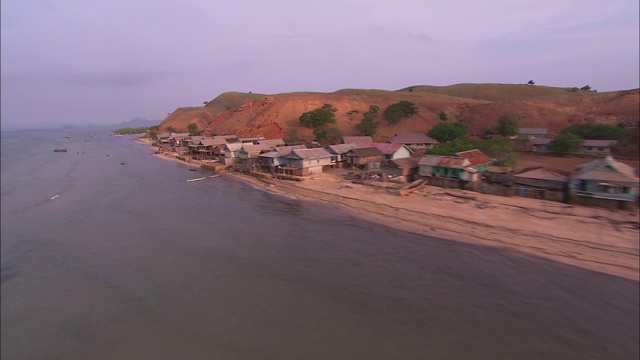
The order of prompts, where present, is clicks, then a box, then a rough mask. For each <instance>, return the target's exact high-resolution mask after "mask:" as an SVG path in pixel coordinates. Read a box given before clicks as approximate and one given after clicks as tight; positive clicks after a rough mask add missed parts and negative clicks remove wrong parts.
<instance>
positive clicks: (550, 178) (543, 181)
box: [513, 166, 570, 202]
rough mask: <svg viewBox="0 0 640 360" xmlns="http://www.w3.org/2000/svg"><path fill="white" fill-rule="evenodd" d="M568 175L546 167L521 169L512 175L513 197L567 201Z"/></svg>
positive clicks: (565, 172)
mask: <svg viewBox="0 0 640 360" xmlns="http://www.w3.org/2000/svg"><path fill="white" fill-rule="evenodd" d="M569 176H570V173H569V172H567V171H563V170H559V169H554V168H551V167H546V166H536V167H530V168H526V169H523V170H521V171H519V172H517V173H516V174H514V175H513V188H514V192H515V195H518V196H522V197H529V198H535V199H544V200H551V201H562V202H566V201H567V187H568V184H569Z"/></svg>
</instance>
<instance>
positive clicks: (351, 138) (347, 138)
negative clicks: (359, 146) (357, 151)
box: [342, 136, 373, 144]
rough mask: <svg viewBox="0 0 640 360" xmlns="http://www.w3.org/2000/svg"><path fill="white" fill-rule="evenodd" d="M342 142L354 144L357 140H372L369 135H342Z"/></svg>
mask: <svg viewBox="0 0 640 360" xmlns="http://www.w3.org/2000/svg"><path fill="white" fill-rule="evenodd" d="M342 142H343V143H345V144H355V143H359V142H373V138H372V137H371V136H344V137H343V138H342Z"/></svg>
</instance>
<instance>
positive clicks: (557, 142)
mask: <svg viewBox="0 0 640 360" xmlns="http://www.w3.org/2000/svg"><path fill="white" fill-rule="evenodd" d="M583 145H584V140H583V139H582V138H581V137H580V136H578V135H576V134H572V133H561V134H558V135H557V136H556V137H555V138H553V140H551V142H550V143H549V150H550V151H552V152H555V153H559V154H569V153H575V152H579V151H580V150H581V149H582V146H583Z"/></svg>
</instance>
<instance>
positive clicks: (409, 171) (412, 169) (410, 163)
mask: <svg viewBox="0 0 640 360" xmlns="http://www.w3.org/2000/svg"><path fill="white" fill-rule="evenodd" d="M418 163H419V161H418V160H417V159H413V158H410V157H408V158H402V159H396V160H393V161H392V162H391V165H392V166H393V167H396V168H397V169H399V170H400V174H399V175H400V176H402V181H404V182H412V181H414V180H416V176H417V175H418V170H419V168H420V167H419V165H418Z"/></svg>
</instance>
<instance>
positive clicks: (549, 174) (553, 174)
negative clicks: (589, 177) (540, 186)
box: [513, 166, 571, 181]
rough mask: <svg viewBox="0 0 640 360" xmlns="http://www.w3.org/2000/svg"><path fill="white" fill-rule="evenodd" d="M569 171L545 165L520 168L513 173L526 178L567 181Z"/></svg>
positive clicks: (517, 176)
mask: <svg viewBox="0 0 640 360" xmlns="http://www.w3.org/2000/svg"><path fill="white" fill-rule="evenodd" d="M570 175H571V173H569V172H567V171H563V170H559V169H555V168H552V167H547V166H535V167H530V168H526V169H522V170H521V171H519V172H518V173H517V174H515V175H513V176H514V177H516V178H528V179H538V180H552V181H567V179H569V176H570Z"/></svg>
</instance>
